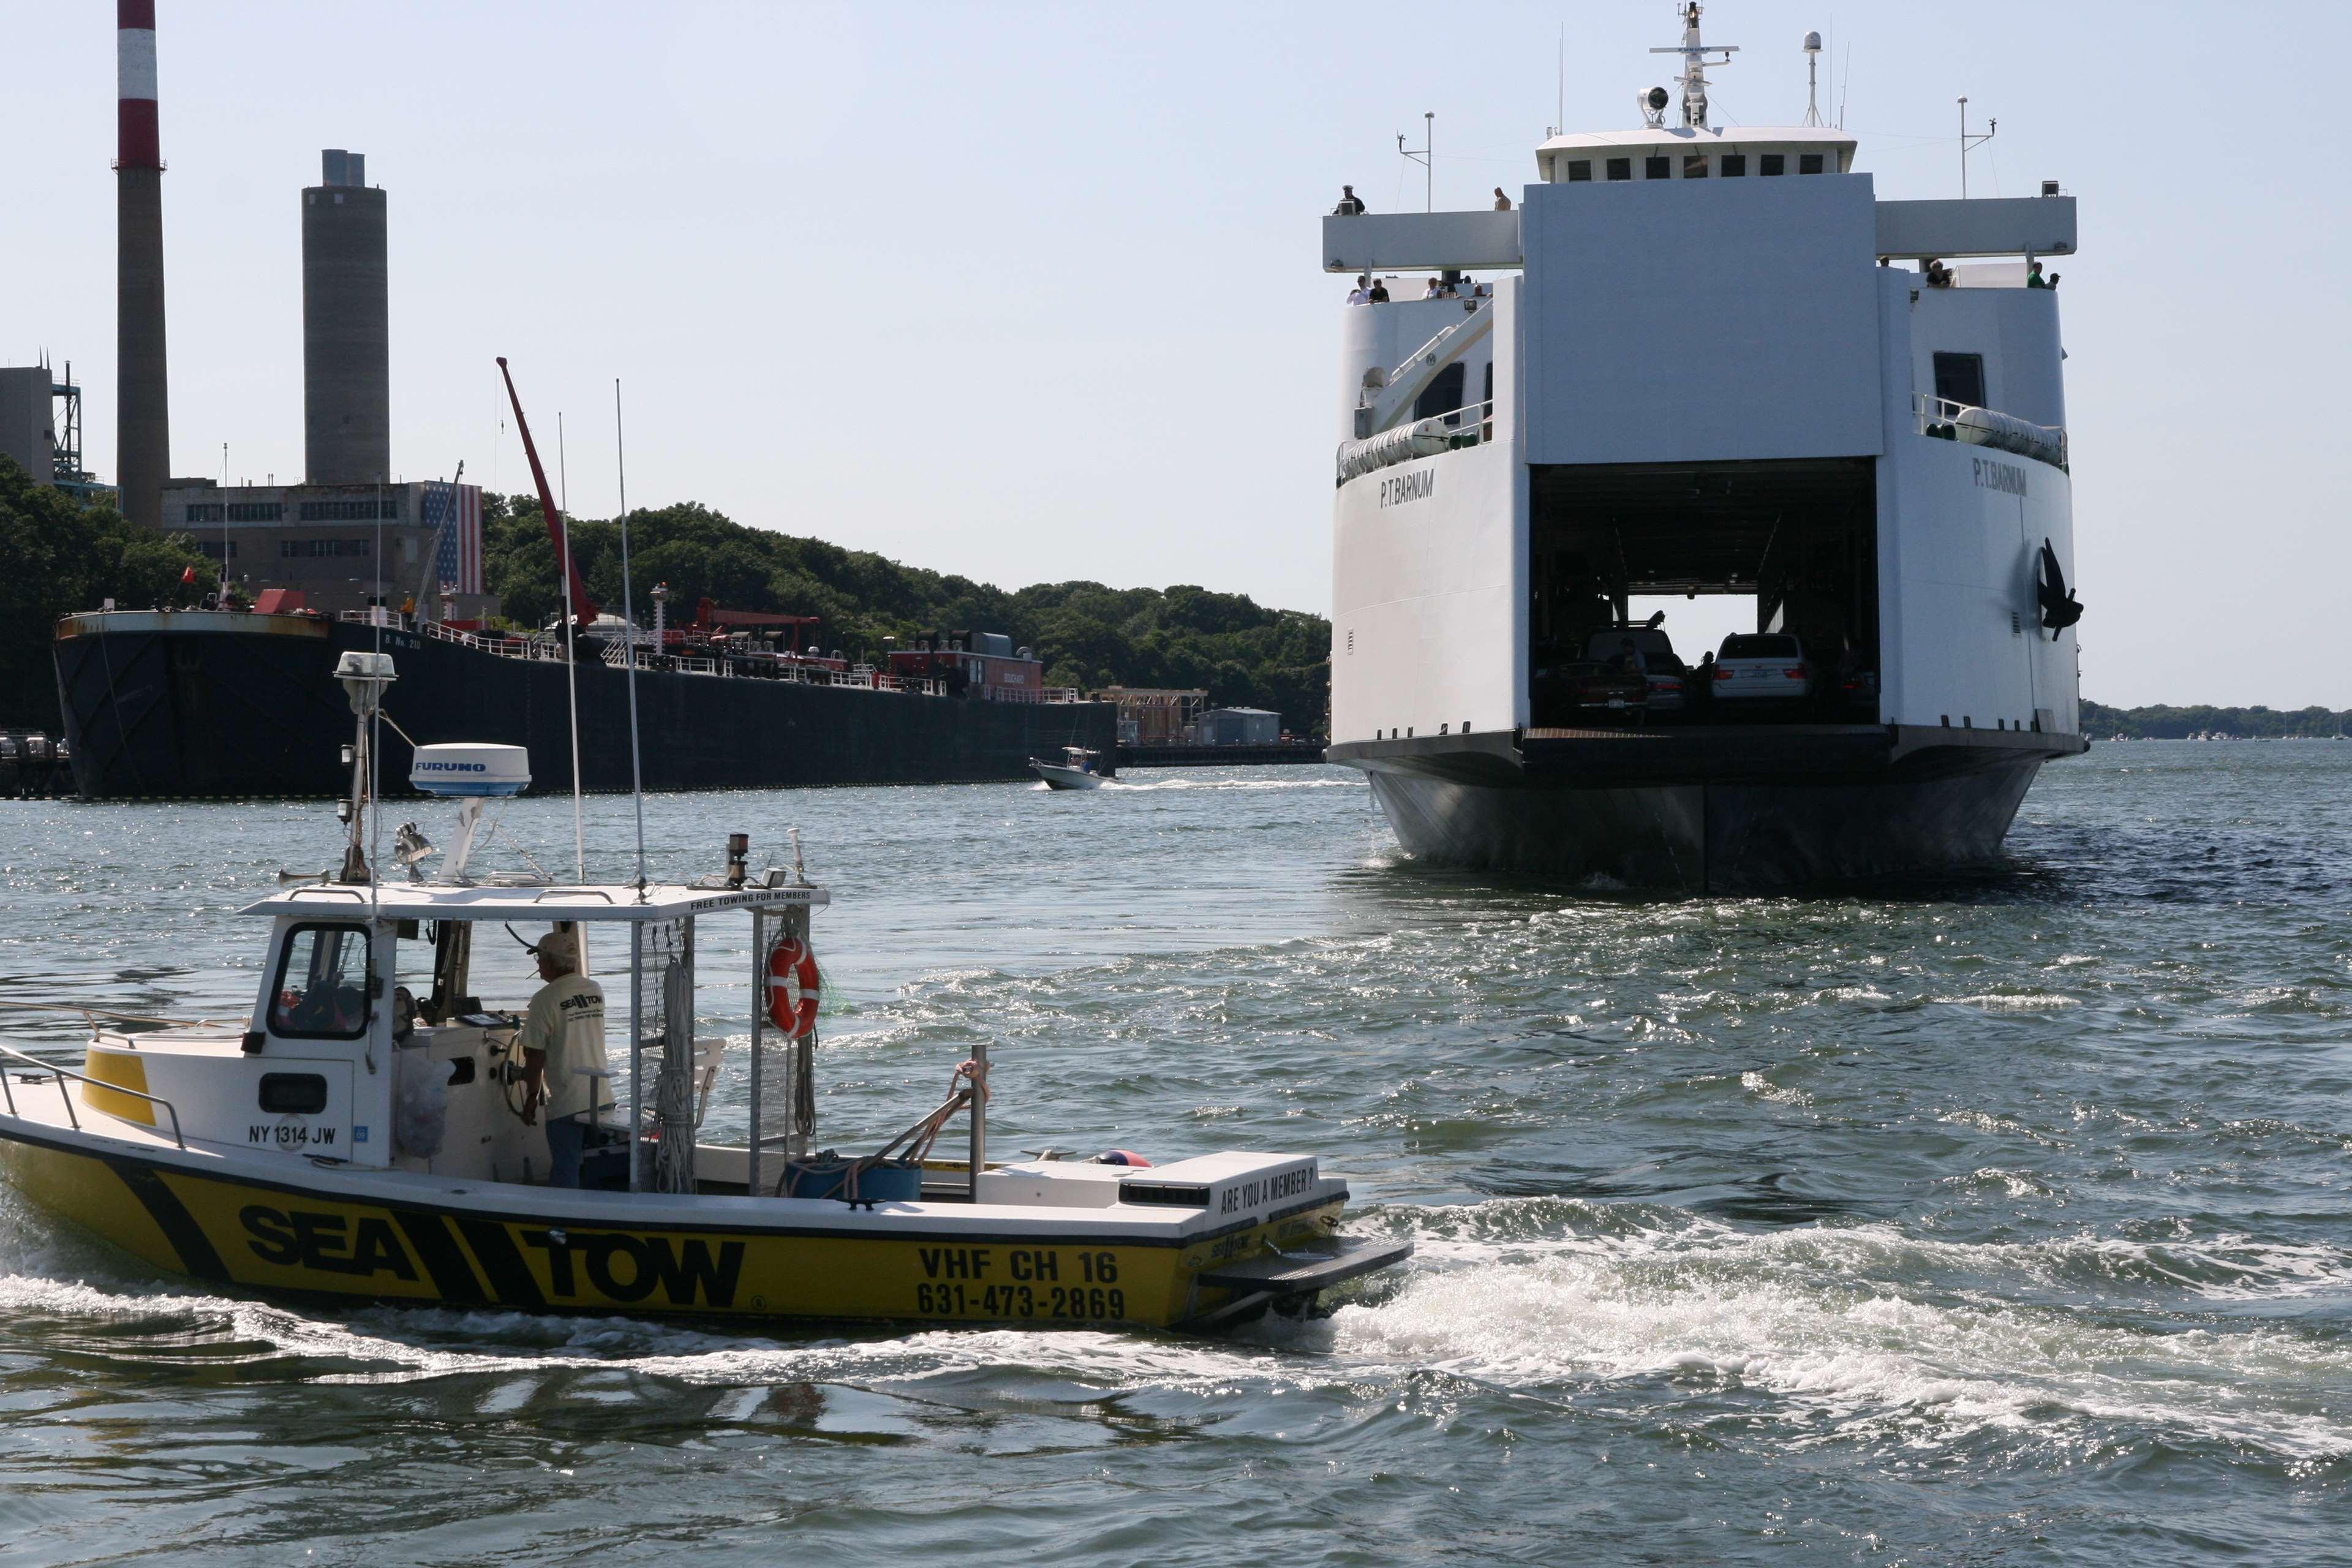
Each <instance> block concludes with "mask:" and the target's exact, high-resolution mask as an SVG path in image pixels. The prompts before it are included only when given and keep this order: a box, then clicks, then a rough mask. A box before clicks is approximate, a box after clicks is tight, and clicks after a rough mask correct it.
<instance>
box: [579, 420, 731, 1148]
mask: <svg viewBox="0 0 2352 1568" xmlns="http://www.w3.org/2000/svg"><path fill="white" fill-rule="evenodd" d="M613 460H614V467H615V468H617V469H618V470H619V472H620V476H621V619H622V621H623V622H624V623H625V625H624V626H623V627H622V638H621V647H622V648H623V649H624V650H625V651H624V652H623V655H622V658H623V660H624V664H623V668H625V669H626V670H627V671H628V682H629V794H630V796H631V797H632V798H633V799H634V800H635V803H636V808H637V901H638V902H640V903H643V902H644V901H645V897H646V777H645V770H644V769H643V768H642V767H641V766H639V764H638V762H637V611H636V600H635V597H634V596H633V591H632V589H631V587H630V584H629V449H628V443H627V442H625V440H623V439H622V436H621V378H620V377H619V376H617V375H616V376H614V378H613ZM759 1133H760V1130H759V1128H758V1126H757V1125H756V1124H755V1125H754V1126H753V1127H752V1129H751V1138H752V1142H755V1143H756V1142H758V1141H759Z"/></svg>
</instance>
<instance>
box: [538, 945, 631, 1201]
mask: <svg viewBox="0 0 2352 1568" xmlns="http://www.w3.org/2000/svg"><path fill="white" fill-rule="evenodd" d="M531 952H533V953H534V954H535V955H537V957H538V959H539V977H540V978H541V980H543V981H545V982H547V984H544V985H542V986H541V987H540V988H539V992H538V994H536V995H534V996H532V997H531V999H530V1009H529V1010H528V1011H527V1012H525V1013H524V1015H523V1020H522V1042H521V1043H522V1069H523V1075H524V1084H525V1090H524V1100H523V1118H522V1119H523V1121H524V1122H525V1123H526V1124H528V1123H530V1122H531V1121H535V1120H537V1118H538V1114H539V1111H540V1110H541V1107H542V1106H544V1107H545V1109H546V1110H547V1154H548V1162H549V1170H548V1175H547V1181H548V1184H549V1185H550V1186H555V1187H576V1186H578V1185H579V1184H580V1157H581V1155H582V1153H583V1152H585V1149H586V1145H587V1140H588V1129H589V1128H590V1126H592V1125H593V1123H594V1121H595V1119H596V1113H597V1111H599V1110H603V1109H604V1108H605V1107H607V1106H610V1105H611V1104H612V1103H613V1100H612V1096H611V1095H609V1094H607V1093H606V1092H605V1089H604V1079H603V1078H602V1077H592V1076H590V1075H591V1074H601V1073H603V1072H604V987H603V986H602V985H599V984H596V983H595V982H594V981H593V980H591V979H589V978H588V977H587V976H586V975H584V974H583V973H580V938H579V936H578V935H577V934H576V933H575V932H572V931H563V930H560V929H559V930H556V931H549V932H548V933H547V934H546V935H545V936H543V937H541V938H540V939H539V945H538V946H536V947H534V948H532V949H531Z"/></svg>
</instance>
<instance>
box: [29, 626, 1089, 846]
mask: <svg viewBox="0 0 2352 1568" xmlns="http://www.w3.org/2000/svg"><path fill="white" fill-rule="evenodd" d="M377 635H378V632H377V628H375V627H374V626H370V625H367V624H365V623H364V621H363V620H362V619H360V618H357V617H354V618H351V619H328V618H326V617H323V616H312V615H262V614H257V613H248V612H244V611H235V610H229V611H222V610H155V611H105V612H92V613H89V614H85V615H76V616H66V617H65V618H64V619H62V620H61V621H60V622H59V623H58V638H57V644H56V661H57V674H58V698H59V701H60V705H61V706H62V707H63V709H64V711H65V726H66V737H67V740H68V743H69V745H70V748H71V751H72V757H73V773H74V781H75V786H76V791H77V793H78V794H79V795H81V796H82V797H83V798H84V799H89V800H121V799H155V798H185V797H199V798H201V797H214V798H233V797H267V796H329V795H340V794H341V793H342V791H343V789H344V788H345V786H346V785H347V784H348V782H349V779H348V774H347V773H346V772H345V771H344V770H343V768H342V767H341V765H340V764H339V761H338V758H339V754H340V752H341V747H342V746H343V745H344V744H345V743H346V742H349V741H350V739H351V730H352V716H351V709H350V707H349V706H348V704H347V703H346V701H345V700H344V696H343V693H342V690H341V688H340V687H339V686H338V685H337V684H336V683H335V680H334V679H333V673H332V672H333V669H334V666H335V660H336V658H338V657H339V656H340V655H341V654H342V653H343V652H345V651H346V650H352V649H358V650H366V649H371V648H373V647H375V646H376V641H375V639H376V637H377ZM382 636H383V650H384V651H385V652H387V653H389V654H391V655H392V656H393V658H394V665H395V667H396V668H397V670H398V679H397V681H396V683H395V684H394V686H393V688H392V689H391V691H390V692H389V693H388V694H387V696H386V699H385V702H384V710H385V712H386V713H387V714H388V715H389V716H390V717H391V719H392V720H393V721H394V722H395V723H396V724H397V725H398V727H399V730H400V731H403V733H394V732H392V731H391V727H390V726H387V727H386V733H385V734H384V736H383V744H384V755H383V770H382V775H383V781H384V784H385V788H386V791H387V793H390V792H391V791H392V790H393V788H394V781H395V780H405V779H406V778H407V776H408V762H409V742H410V741H411V740H412V739H413V740H414V741H415V743H417V744H419V745H431V744H433V743H435V742H453V741H471V742H495V743H501V744H506V745H513V746H522V747H526V748H528V749H529V751H530V771H531V776H532V777H533V779H535V780H536V781H538V782H537V788H538V789H539V790H540V791H541V792H544V793H555V792H559V791H561V790H562V789H565V788H568V787H569V785H570V782H571V778H572V734H571V725H570V716H569V709H568V704H567V695H566V691H565V684H566V683H565V670H566V666H565V662H564V660H563V658H562V650H561V647H560V645H556V644H551V643H549V642H547V641H545V640H544V639H539V640H529V639H522V638H499V637H478V636H475V635H473V634H470V633H467V632H463V631H457V630H451V629H449V628H446V627H444V626H440V625H438V624H437V623H430V622H427V623H423V624H417V623H412V622H403V623H401V624H400V625H399V626H397V627H392V626H387V627H386V628H384V629H383V632H382ZM599 647H600V645H599V644H598V643H597V642H596V641H594V640H593V639H587V640H583V642H582V644H581V646H580V657H579V662H578V664H577V666H576V669H577V673H578V678H579V701H580V765H581V771H582V773H583V779H582V783H583V787H585V788H587V789H590V790H595V791H621V790H626V789H627V788H628V787H629V784H630V780H629V710H628V689H627V682H628V676H627V673H626V671H625V669H624V668H621V666H620V663H619V658H620V655H619V649H618V648H617V647H611V646H605V647H604V651H603V654H602V657H601V658H600V657H599ZM956 651H959V652H960V651H961V650H956ZM940 658H941V659H943V660H948V662H950V663H952V662H953V661H952V660H951V659H949V657H948V654H947V653H946V652H942V654H941V655H940ZM652 662H654V663H657V664H659V665H661V666H662V667H663V668H640V669H639V671H638V672H637V677H636V679H637V712H638V728H639V731H640V734H641V738H642V754H643V759H644V768H645V784H646V788H647V789H652V790H709V789H762V788H778V787H793V786H801V785H814V784H953V783H968V782H983V781H990V780H1016V779H1017V780H1026V779H1028V778H1029V777H1030V776H1031V775H1030V773H1029V772H1028V762H1029V759H1030V758H1031V757H1032V756H1045V755H1051V754H1055V753H1057V752H1059V750H1060V749H1061V748H1062V747H1064V746H1069V745H1076V746H1085V747H1088V748H1090V749H1094V750H1097V751H1100V752H1103V753H1104V754H1106V755H1109V754H1111V753H1112V752H1114V750H1115V748H1116V747H1117V745H1118V710H1117V709H1116V708H1115V707H1114V706H1113V705H1112V704H1109V703H1106V702H1080V701H1073V700H1067V698H1068V697H1070V696H1072V695H1075V694H1071V693H1062V692H1046V691H1043V690H1034V694H1033V693H1032V692H1024V693H1021V694H1019V696H1017V697H1015V698H1011V699H1007V698H1005V697H1003V695H1002V694H1001V693H1000V692H999V690H998V689H997V688H995V687H994V686H993V685H992V683H989V682H984V681H983V682H975V683H973V684H972V685H971V686H969V687H967V688H965V689H963V690H962V691H961V693H960V692H959V691H958V690H957V689H955V688H954V685H953V684H952V683H950V682H949V681H946V680H940V679H900V678H898V677H895V676H892V675H887V674H883V673H878V672H871V671H863V670H857V671H853V670H848V669H839V668H817V667H813V666H808V665H805V664H799V663H795V662H793V661H791V660H781V659H777V658H757V657H751V656H734V655H726V654H722V655H719V656H718V657H713V658H667V657H664V658H657V659H655V660H653V661H652ZM974 662H978V660H977V658H974Z"/></svg>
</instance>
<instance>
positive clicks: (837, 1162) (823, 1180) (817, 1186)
mask: <svg viewBox="0 0 2352 1568" xmlns="http://www.w3.org/2000/svg"><path fill="white" fill-rule="evenodd" d="M848 1177H849V1162H848V1161H846V1160H845V1159H843V1158H842V1157H841V1156H840V1155H838V1154H830V1153H827V1154H817V1155H813V1156H812V1157H810V1158H808V1159H805V1160H787V1161H785V1162H784V1196H786V1197H788V1198H830V1197H837V1196H839V1195H840V1193H841V1184H842V1183H843V1182H845V1181H846V1180H847V1179H848Z"/></svg>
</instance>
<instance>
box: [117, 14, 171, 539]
mask: <svg viewBox="0 0 2352 1568" xmlns="http://www.w3.org/2000/svg"><path fill="white" fill-rule="evenodd" d="M114 19H115V26H116V32H115V35H114V39H115V43H114V50H115V55H114V58H115V70H116V79H117V81H118V82H119V83H120V93H119V97H120V100H121V101H120V104H119V106H118V115H117V126H116V130H117V142H116V144H115V153H116V156H115V161H114V230H115V252H114V365H115V377H114V396H115V416H114V435H115V440H114V468H115V475H114V477H115V483H116V485H117V486H118V487H119V488H120V490H121V500H122V515H123V516H125V517H127V518H129V519H130V520H131V521H133V522H137V523H144V524H145V525H147V526H148V527H150V528H156V527H160V526H162V524H163V480H164V479H165V477H166V476H167V475H168V474H169V473H170V472H171V468H172V414H171V397H170V390H169V387H168V386H167V384H166V381H167V377H166V374H165V366H164V353H163V149H162V146H161V143H160V142H159V140H158V138H157V135H156V132H155V0H115V11H114Z"/></svg>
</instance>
